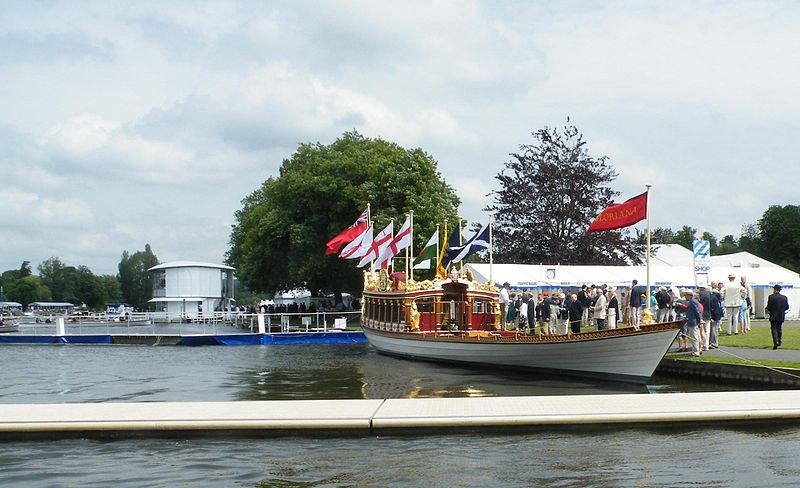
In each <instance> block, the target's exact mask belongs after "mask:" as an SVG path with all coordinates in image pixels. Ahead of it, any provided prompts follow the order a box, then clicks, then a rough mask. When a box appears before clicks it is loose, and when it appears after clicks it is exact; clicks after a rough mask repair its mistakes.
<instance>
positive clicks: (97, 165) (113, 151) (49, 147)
mask: <svg viewBox="0 0 800 488" xmlns="http://www.w3.org/2000/svg"><path fill="white" fill-rule="evenodd" d="M40 145H41V146H42V147H43V148H44V149H45V150H46V152H47V154H48V158H49V163H50V166H51V167H52V168H53V169H55V170H57V171H60V172H66V173H71V172H74V173H82V174H83V173H88V174H89V175H91V176H94V177H99V178H101V179H104V180H106V181H108V180H109V178H110V179H112V180H113V178H125V179H129V178H132V179H140V180H143V181H147V182H150V183H158V182H162V183H163V182H164V181H165V180H167V181H169V180H170V179H173V181H174V178H176V177H179V176H180V175H181V174H182V173H186V172H187V170H188V169H189V163H190V161H191V160H192V151H191V150H190V149H188V148H186V147H182V146H180V145H177V144H173V143H170V142H165V141H161V140H155V139H148V138H144V137H140V136H137V135H136V134H133V133H130V132H129V131H128V130H127V129H126V128H125V127H123V126H121V125H120V124H119V123H117V122H114V121H111V120H107V119H104V118H103V117H101V116H99V115H96V114H80V115H77V116H76V117H73V118H72V119H70V120H68V121H65V122H64V123H62V124H59V125H57V126H56V127H53V128H52V129H50V130H49V131H48V132H47V134H46V135H45V136H44V137H43V139H42V140H41V141H40Z"/></svg>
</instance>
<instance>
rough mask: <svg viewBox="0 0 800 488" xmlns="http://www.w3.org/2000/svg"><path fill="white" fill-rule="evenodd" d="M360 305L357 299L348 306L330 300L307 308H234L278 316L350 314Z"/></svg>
mask: <svg viewBox="0 0 800 488" xmlns="http://www.w3.org/2000/svg"><path fill="white" fill-rule="evenodd" d="M360 309H361V304H360V302H359V301H358V299H355V300H353V301H352V302H351V303H350V306H347V305H345V304H344V303H343V302H338V303H336V304H335V305H334V304H333V303H331V301H330V300H323V301H321V302H320V304H319V306H317V305H316V304H315V303H314V302H311V303H310V304H309V305H308V306H306V304H305V303H303V302H301V303H299V304H298V303H297V302H292V303H278V304H275V303H270V304H266V305H258V306H256V305H250V307H249V308H245V307H236V312H237V313H249V314H256V313H265V314H278V313H290V314H291V313H317V312H352V311H356V312H357V311H359V310H360Z"/></svg>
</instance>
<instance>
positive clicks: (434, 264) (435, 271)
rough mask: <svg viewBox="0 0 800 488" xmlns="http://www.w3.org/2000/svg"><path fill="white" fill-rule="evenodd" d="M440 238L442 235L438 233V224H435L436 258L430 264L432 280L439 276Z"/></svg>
mask: <svg viewBox="0 0 800 488" xmlns="http://www.w3.org/2000/svg"><path fill="white" fill-rule="evenodd" d="M445 220H446V219H445ZM441 236H442V235H441V234H440V233H439V224H436V258H435V259H434V260H433V262H432V263H431V268H433V278H432V279H436V277H437V276H438V275H439V241H440V239H441Z"/></svg>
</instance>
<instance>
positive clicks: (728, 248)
mask: <svg viewBox="0 0 800 488" xmlns="http://www.w3.org/2000/svg"><path fill="white" fill-rule="evenodd" d="M739 251H740V249H739V245H738V244H737V243H736V238H735V237H733V234H728V235H726V236H725V237H723V238H722V239H720V241H719V245H717V250H716V251H713V250H712V251H711V252H712V253H715V254H716V255H719V256H721V255H723V254H732V253H735V252H739Z"/></svg>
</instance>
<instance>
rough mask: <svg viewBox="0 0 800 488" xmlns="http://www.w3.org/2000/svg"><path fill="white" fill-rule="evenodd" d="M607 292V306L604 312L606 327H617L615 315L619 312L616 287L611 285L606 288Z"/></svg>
mask: <svg viewBox="0 0 800 488" xmlns="http://www.w3.org/2000/svg"><path fill="white" fill-rule="evenodd" d="M606 293H607V294H608V308H607V310H608V311H607V312H606V317H607V318H606V328H608V329H616V328H617V316H618V314H619V300H618V299H617V289H616V288H615V287H613V286H609V287H607V288H606Z"/></svg>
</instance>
